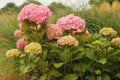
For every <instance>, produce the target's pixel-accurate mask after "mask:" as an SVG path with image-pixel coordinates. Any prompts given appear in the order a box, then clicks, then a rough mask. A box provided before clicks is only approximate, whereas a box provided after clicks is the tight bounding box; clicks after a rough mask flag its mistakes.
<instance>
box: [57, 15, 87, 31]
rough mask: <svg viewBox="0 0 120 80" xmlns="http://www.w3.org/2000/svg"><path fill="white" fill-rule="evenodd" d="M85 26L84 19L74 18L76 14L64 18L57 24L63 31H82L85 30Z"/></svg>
mask: <svg viewBox="0 0 120 80" xmlns="http://www.w3.org/2000/svg"><path fill="white" fill-rule="evenodd" d="M85 24H86V23H85V20H84V19H82V18H80V17H78V16H74V14H70V15H68V16H66V17H62V18H60V19H58V21H57V23H56V25H57V26H59V27H60V28H61V29H62V30H71V29H80V30H82V31H83V30H84V29H85Z"/></svg>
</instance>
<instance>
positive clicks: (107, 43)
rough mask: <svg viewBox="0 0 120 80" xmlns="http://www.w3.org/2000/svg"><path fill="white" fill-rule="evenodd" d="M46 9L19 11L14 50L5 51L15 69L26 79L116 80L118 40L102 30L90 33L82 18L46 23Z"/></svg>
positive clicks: (119, 54) (31, 7)
mask: <svg viewBox="0 0 120 80" xmlns="http://www.w3.org/2000/svg"><path fill="white" fill-rule="evenodd" d="M50 16H52V12H51V10H50V9H49V8H47V7H44V6H40V5H36V4H28V5H26V6H25V7H23V9H22V10H21V11H20V13H19V15H18V21H19V23H20V24H19V26H20V29H17V30H16V31H15V32H14V36H15V37H16V38H18V41H17V42H16V48H14V49H11V50H8V51H7V52H6V57H9V58H13V59H14V61H15V68H16V69H15V70H16V71H17V72H18V73H21V74H24V75H26V76H27V77H28V80H118V79H119V78H120V70H119V69H120V65H119V63H120V46H119V45H120V38H119V37H117V32H116V31H115V30H114V29H112V28H110V27H105V28H103V29H101V30H100V32H99V34H90V33H89V31H88V30H87V29H86V27H85V26H86V22H85V20H84V19H82V18H80V17H79V16H75V15H74V14H70V15H67V16H65V17H62V18H60V19H58V21H56V24H52V23H50V24H49V23H47V21H48V19H49V18H50Z"/></svg>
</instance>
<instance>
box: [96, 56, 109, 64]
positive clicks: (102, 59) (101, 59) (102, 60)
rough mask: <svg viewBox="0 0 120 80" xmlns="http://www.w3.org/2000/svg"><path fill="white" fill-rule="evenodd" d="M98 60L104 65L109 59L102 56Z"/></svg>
mask: <svg viewBox="0 0 120 80" xmlns="http://www.w3.org/2000/svg"><path fill="white" fill-rule="evenodd" d="M97 62H99V63H101V64H103V65H104V64H105V63H106V62H107V60H106V58H100V59H99V60H98V61H97Z"/></svg>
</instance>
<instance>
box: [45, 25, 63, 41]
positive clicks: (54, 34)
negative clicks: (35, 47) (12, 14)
mask: <svg viewBox="0 0 120 80" xmlns="http://www.w3.org/2000/svg"><path fill="white" fill-rule="evenodd" d="M46 34H47V37H48V39H50V40H52V39H58V38H59V37H60V36H61V35H62V30H61V29H60V28H59V27H58V26H56V25H55V24H48V25H47V29H46Z"/></svg>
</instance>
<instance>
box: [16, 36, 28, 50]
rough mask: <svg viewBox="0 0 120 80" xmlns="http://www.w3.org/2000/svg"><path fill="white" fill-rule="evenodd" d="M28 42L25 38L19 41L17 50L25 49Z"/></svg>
mask: <svg viewBox="0 0 120 80" xmlns="http://www.w3.org/2000/svg"><path fill="white" fill-rule="evenodd" d="M26 44H27V42H26V41H25V39H24V38H21V39H19V40H18V41H17V43H16V47H17V48H24V47H25V46H26Z"/></svg>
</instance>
